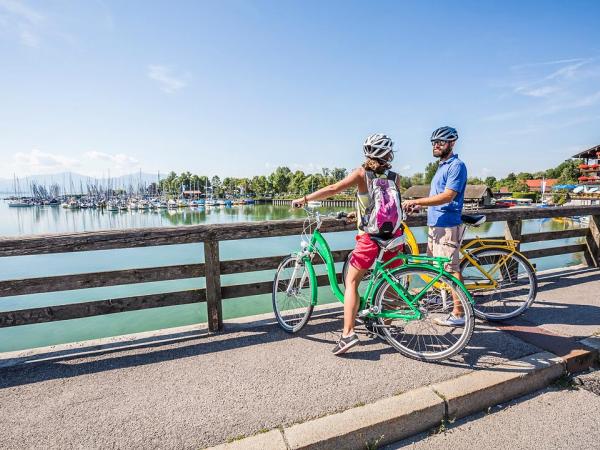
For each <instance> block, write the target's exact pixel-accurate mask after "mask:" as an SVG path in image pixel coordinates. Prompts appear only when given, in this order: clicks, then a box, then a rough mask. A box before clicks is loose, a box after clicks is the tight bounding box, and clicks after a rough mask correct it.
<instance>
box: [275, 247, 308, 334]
mask: <svg viewBox="0 0 600 450" xmlns="http://www.w3.org/2000/svg"><path fill="white" fill-rule="evenodd" d="M313 283H314V279H313V277H312V276H311V272H310V271H309V270H308V268H307V266H306V263H305V261H304V260H302V259H298V258H297V257H295V256H288V257H286V258H284V259H283V261H282V262H281V264H279V268H278V269H277V272H276V273H275V280H274V281H273V311H274V312H275V317H276V318H277V322H278V323H279V325H280V326H281V328H283V329H284V330H285V331H287V332H288V333H296V332H297V331H300V330H301V329H302V327H304V325H306V322H308V319H309V318H310V315H311V314H312V312H313V307H314V306H313V297H312V296H313Z"/></svg>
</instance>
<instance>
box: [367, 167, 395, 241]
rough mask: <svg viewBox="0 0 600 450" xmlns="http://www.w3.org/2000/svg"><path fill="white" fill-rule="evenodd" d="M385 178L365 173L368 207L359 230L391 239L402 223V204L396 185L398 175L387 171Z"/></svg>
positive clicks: (369, 172) (368, 172)
mask: <svg viewBox="0 0 600 450" xmlns="http://www.w3.org/2000/svg"><path fill="white" fill-rule="evenodd" d="M385 175H386V176H385V178H378V177H377V176H375V173H373V172H372V171H370V170H367V171H366V178H367V187H368V189H369V205H368V206H367V209H366V211H365V215H364V216H363V218H362V223H361V225H360V229H361V230H363V231H364V232H365V233H368V234H372V235H375V236H379V237H383V238H388V237H389V238H391V237H392V236H394V234H395V233H396V231H398V229H399V228H400V225H401V223H402V202H401V201H400V191H399V190H398V186H397V185H396V178H397V177H398V174H396V173H395V172H392V171H391V170H388V171H387V172H386V174H385Z"/></svg>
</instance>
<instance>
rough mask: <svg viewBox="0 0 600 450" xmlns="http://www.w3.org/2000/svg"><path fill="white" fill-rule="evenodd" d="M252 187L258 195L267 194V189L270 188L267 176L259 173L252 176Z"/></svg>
mask: <svg viewBox="0 0 600 450" xmlns="http://www.w3.org/2000/svg"><path fill="white" fill-rule="evenodd" d="M250 188H251V189H252V192H254V193H255V194H256V195H265V194H267V191H268V189H269V185H268V183H267V177H265V176H264V175H257V176H254V177H252V180H251V181H250Z"/></svg>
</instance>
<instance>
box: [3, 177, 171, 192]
mask: <svg viewBox="0 0 600 450" xmlns="http://www.w3.org/2000/svg"><path fill="white" fill-rule="evenodd" d="M167 173H168V172H165V173H164V174H162V173H161V178H164V177H166V175H167ZM157 179H158V174H152V173H143V172H142V173H141V175H140V173H139V172H137V173H131V174H128V175H121V176H120V177H111V180H112V181H111V182H112V185H113V186H115V187H121V186H124V187H127V186H129V185H130V184H131V185H132V186H134V187H135V186H137V185H138V183H140V180H141V183H142V184H146V185H148V184H150V183H154V182H156V181H157ZM33 181H35V182H36V183H38V184H41V185H46V186H48V185H50V184H52V183H58V184H59V185H60V186H65V187H66V188H67V189H68V188H69V186H70V183H72V185H73V188H74V189H75V192H79V186H80V184H81V185H82V186H83V188H84V189H85V188H86V186H87V185H88V184H95V183H98V184H106V181H107V180H106V178H94V177H88V176H86V175H81V174H78V173H73V172H70V173H67V172H65V173H54V174H50V175H32V176H28V177H19V178H18V183H19V187H20V191H21V193H23V194H26V193H28V192H29V190H30V189H29V186H30V185H31V183H32V182H33ZM14 190H15V187H14V180H13V179H12V178H10V179H9V178H0V192H2V193H11V194H12V193H13V192H14Z"/></svg>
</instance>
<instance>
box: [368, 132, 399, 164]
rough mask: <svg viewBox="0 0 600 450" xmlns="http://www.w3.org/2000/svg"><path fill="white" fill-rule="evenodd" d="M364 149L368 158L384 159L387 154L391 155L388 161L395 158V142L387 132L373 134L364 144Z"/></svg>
mask: <svg viewBox="0 0 600 450" xmlns="http://www.w3.org/2000/svg"><path fill="white" fill-rule="evenodd" d="M363 151H364V152H365V156H366V157H367V158H373V159H383V158H384V157H385V156H387V155H391V158H390V159H388V161H391V160H392V159H394V143H393V142H392V140H391V139H390V138H389V137H388V136H386V135H385V134H379V133H378V134H372V135H371V136H369V137H368V138H367V139H366V140H365V143H364V144H363Z"/></svg>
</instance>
